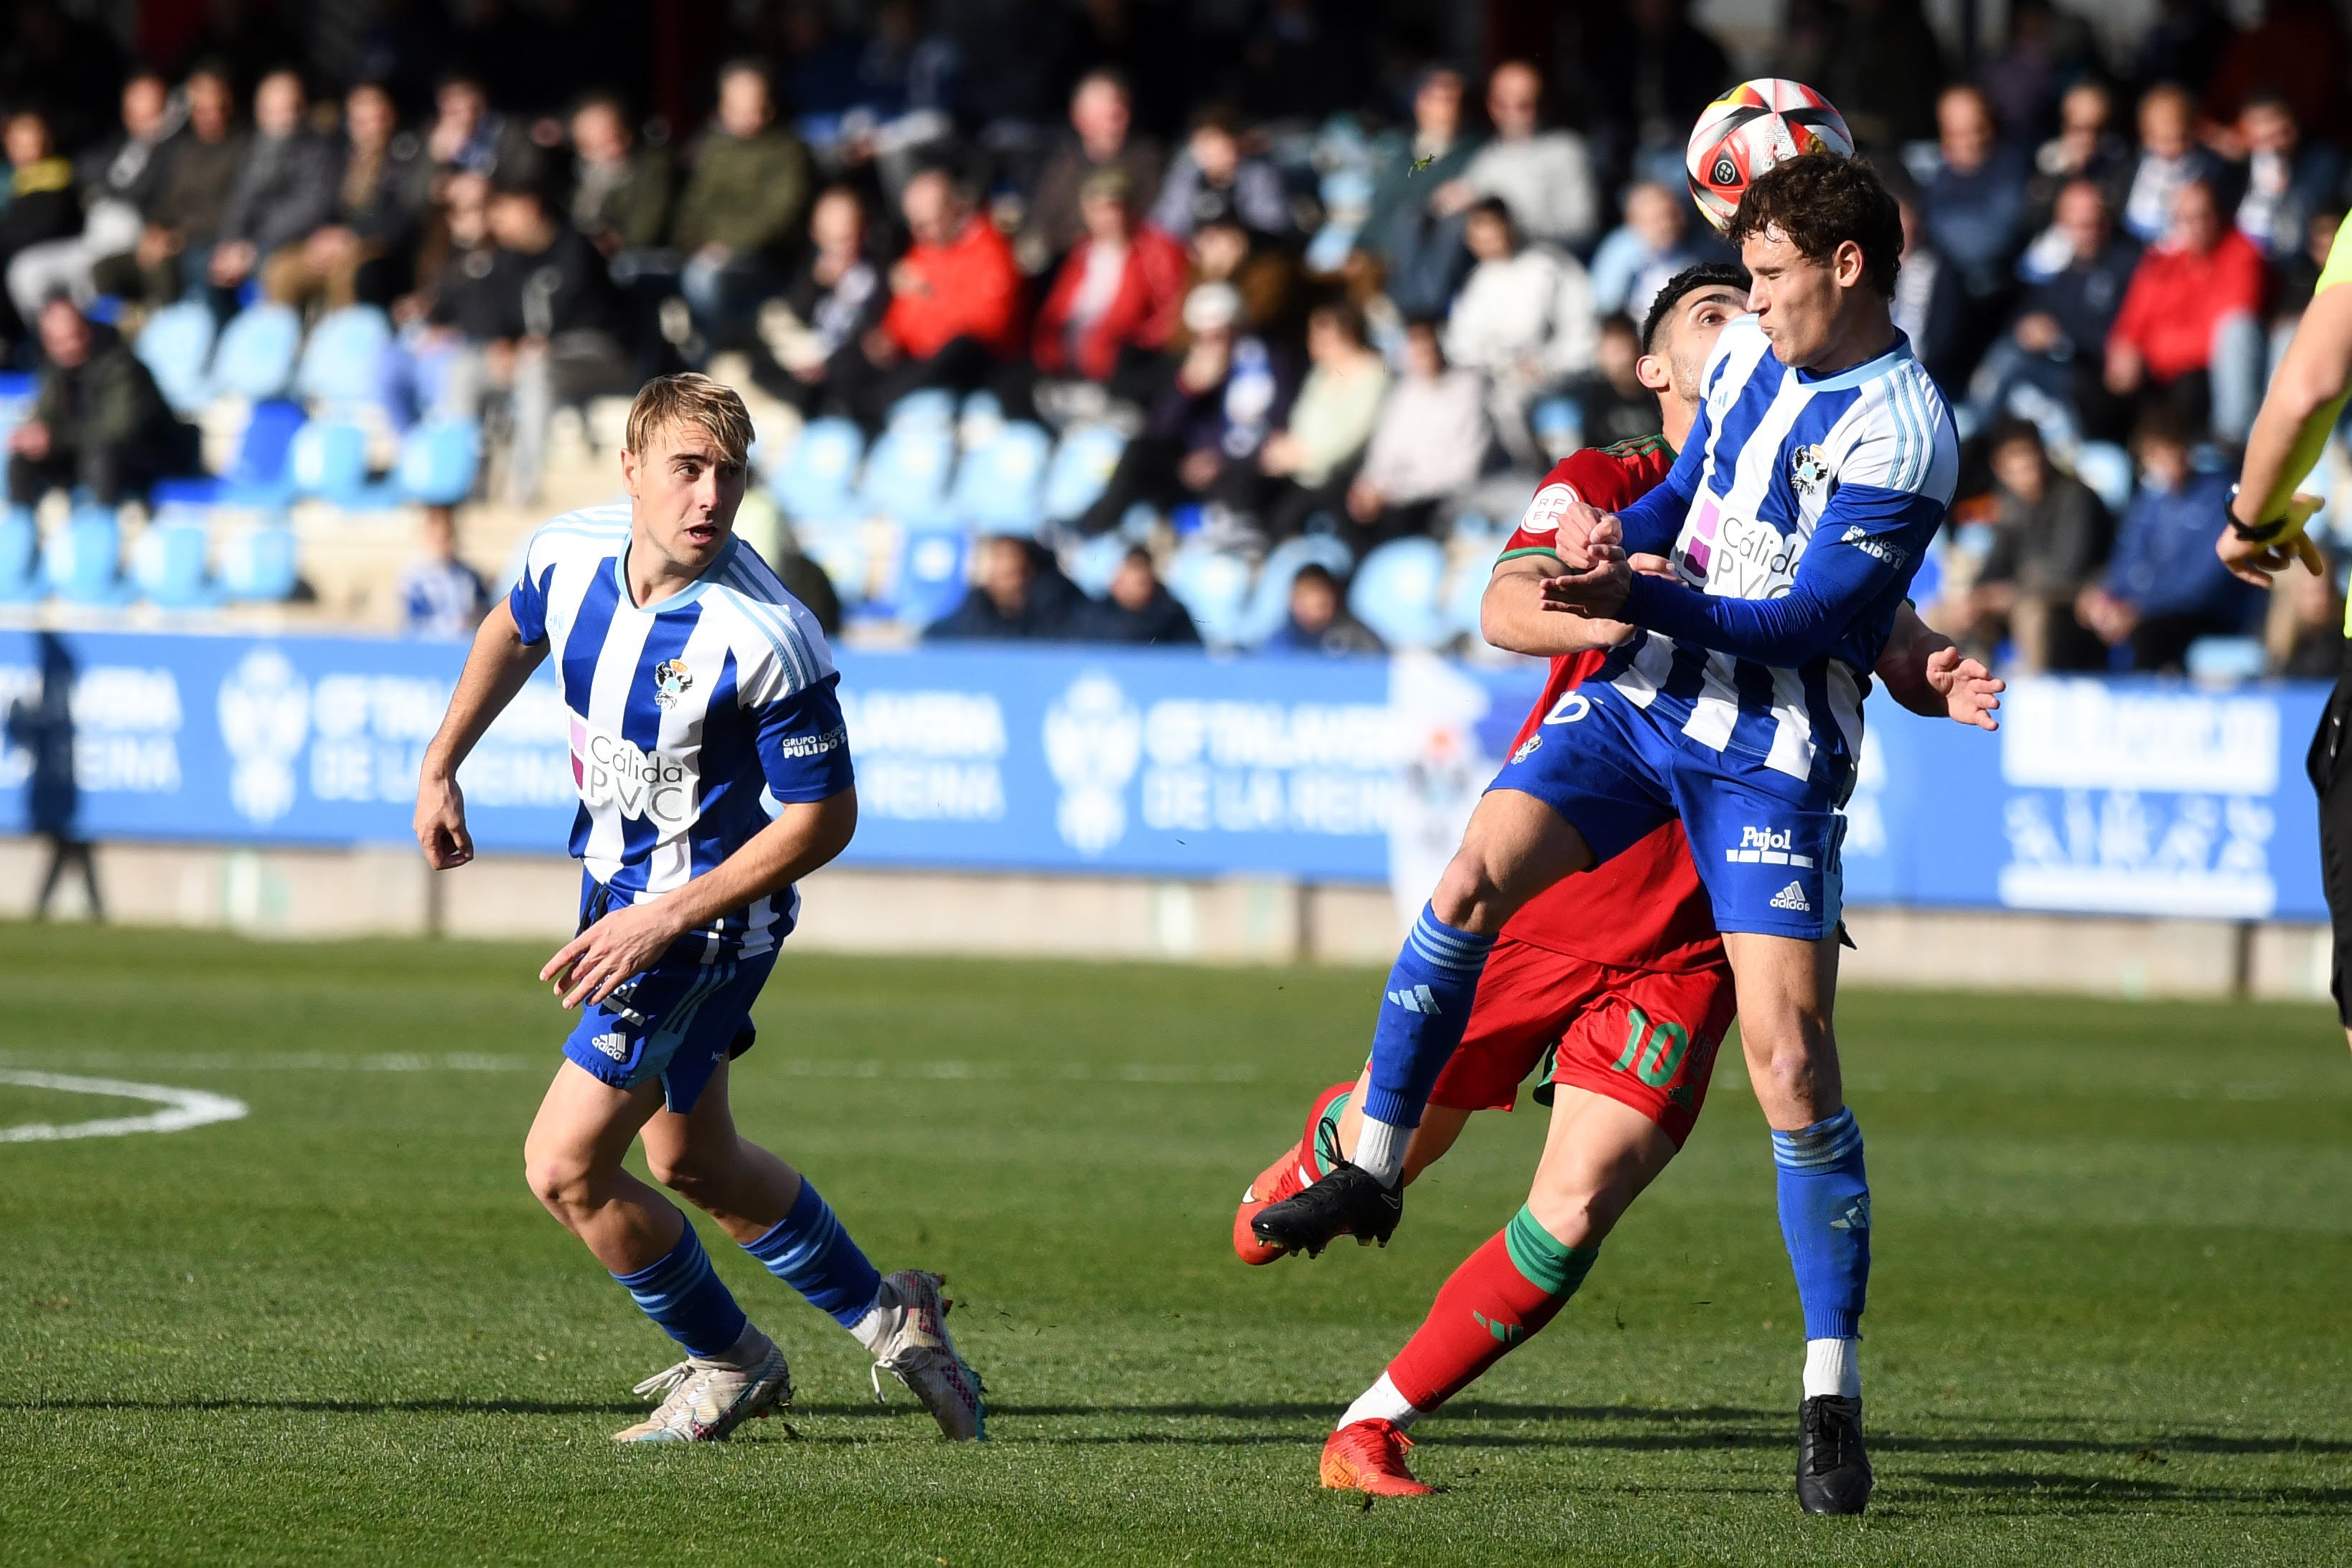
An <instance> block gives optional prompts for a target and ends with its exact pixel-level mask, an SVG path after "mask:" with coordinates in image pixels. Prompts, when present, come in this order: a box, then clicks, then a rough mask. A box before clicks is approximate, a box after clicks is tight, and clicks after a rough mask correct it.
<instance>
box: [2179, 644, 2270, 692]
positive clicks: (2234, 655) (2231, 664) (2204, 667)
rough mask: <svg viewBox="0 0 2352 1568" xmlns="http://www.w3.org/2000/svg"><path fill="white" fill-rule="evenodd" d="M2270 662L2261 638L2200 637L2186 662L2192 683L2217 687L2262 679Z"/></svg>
mask: <svg viewBox="0 0 2352 1568" xmlns="http://www.w3.org/2000/svg"><path fill="white" fill-rule="evenodd" d="M2269 662H2270V661H2269V656H2268V655H2267V654H2266V653H2264V652H2263V643H2262V639H2261V638H2259V637H2200V638H2198V639H2197V641H2195V642H2194V643H2189V651H2188V653H2187V654H2186V655H2184V657H2183V659H2182V663H2183V664H2185V665H2186V666H2187V667H2188V670H2189V679H2190V680H2192V681H2197V682H2200V683H2201V684H2203V685H2216V686H2222V685H2227V686H2234V685H2241V684H2242V683H2244V682H2246V681H2252V680H2258V679H2260V678H2261V677H2262V674H2263V670H2264V669H2265V668H2266V667H2267V666H2268V664H2269Z"/></svg>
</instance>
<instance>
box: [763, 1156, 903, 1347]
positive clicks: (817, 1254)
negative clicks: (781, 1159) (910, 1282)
mask: <svg viewBox="0 0 2352 1568" xmlns="http://www.w3.org/2000/svg"><path fill="white" fill-rule="evenodd" d="M743 1250H744V1251H746V1252H749V1253H750V1254H751V1256H752V1257H754V1258H757V1259H758V1260H760V1262H761V1267H763V1268H765V1269H766V1270H768V1272H769V1273H771V1274H773V1275H774V1276H775V1277H776V1278H777V1279H779V1280H782V1281H783V1282H784V1283H785V1284H787V1285H790V1286H791V1287H792V1288H793V1290H795V1291H799V1292H800V1293H801V1294H802V1295H803V1296H806V1297H807V1298H808V1300H809V1305H811V1306H813V1307H814V1308H815V1309H816V1310H817V1311H819V1312H827V1313H830V1314H831V1315H832V1317H833V1321H834V1322H837V1323H839V1324H840V1325H841V1326H842V1327H843V1328H850V1327H852V1326H854V1325H855V1324H856V1322H857V1320H858V1319H860V1318H862V1317H864V1316H865V1315H866V1309H867V1308H869V1307H871V1306H872V1305H873V1304H874V1293H875V1292H876V1291H878V1290H880V1289H881V1288H882V1276H881V1274H880V1273H879V1272H878V1271H877V1270H876V1269H875V1267H874V1265H873V1264H871V1263H869V1262H867V1261H866V1254H865V1253H863V1252H861V1251H859V1250H858V1249H857V1243H856V1242H855V1241H853V1240H851V1239H849V1232H848V1231H846V1230H845V1229H843V1228H842V1224H841V1221H840V1220H838V1219H836V1218H834V1213H833V1206H832V1205H830V1204H828V1203H826V1202H825V1201H824V1198H822V1197H819V1196H817V1190H816V1183H814V1182H813V1181H811V1180H809V1179H808V1177H806V1176H803V1177H802V1178H801V1195H800V1197H797V1198H795V1199H793V1209H792V1212H791V1213H790V1214H787V1215H785V1216H784V1217H783V1218H782V1219H780V1220H778V1221H777V1222H776V1228H774V1229H773V1230H771V1231H769V1232H768V1233H767V1234H766V1235H765V1236H762V1237H761V1238H760V1239H758V1240H757V1241H752V1242H747V1243H745V1245H744V1248H743Z"/></svg>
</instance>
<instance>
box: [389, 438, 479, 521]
mask: <svg viewBox="0 0 2352 1568" xmlns="http://www.w3.org/2000/svg"><path fill="white" fill-rule="evenodd" d="M481 467H482V427H481V426H480V425H479V424H478V423H475V422H474V421H472V420H470V419H444V420H427V421H425V423H422V424H419V425H415V426H414V427H412V428H411V429H410V431H409V433H408V434H406V435H405V436H404V437H402V439H401V443H400V466H399V467H398V468H397V469H396V470H394V479H395V481H396V482H397V483H398V485H399V486H400V492H401V494H402V495H404V496H405V497H408V499H410V500H412V501H421V502H423V503H424V504H425V505H426V506H428V507H454V506H456V505H457V503H458V502H460V501H462V500H464V499H465V498H466V497H468V496H470V495H472V494H473V493H474V479H475V476H477V475H478V474H479V473H480V472H481Z"/></svg>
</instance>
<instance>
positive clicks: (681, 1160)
mask: <svg viewBox="0 0 2352 1568" xmlns="http://www.w3.org/2000/svg"><path fill="white" fill-rule="evenodd" d="M646 1169H647V1170H649V1171H651V1172H652V1173H653V1178H654V1180H656V1181H657V1182H659V1183H661V1184H662V1186H666V1187H667V1188H669V1190H670V1191H672V1192H674V1193H676V1194H677V1195H678V1197H682V1198H685V1199H686V1200H687V1201H688V1202H689V1203H697V1204H698V1203H699V1202H700V1201H701V1200H702V1198H703V1197H706V1196H708V1195H709V1194H710V1193H711V1192H713V1191H715V1190H717V1189H718V1188H719V1187H721V1186H724V1185H726V1181H727V1178H728V1176H729V1175H730V1172H731V1171H732V1169H733V1158H732V1155H723V1156H721V1155H713V1154H712V1153H711V1151H709V1150H708V1149H699V1148H690V1147H689V1148H679V1149H666V1150H663V1151H662V1152H661V1153H659V1154H656V1153H654V1152H653V1151H652V1150H650V1149H649V1150H647V1151H646Z"/></svg>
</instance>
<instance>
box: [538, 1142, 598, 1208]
mask: <svg viewBox="0 0 2352 1568" xmlns="http://www.w3.org/2000/svg"><path fill="white" fill-rule="evenodd" d="M522 1164H523V1180H524V1181H525V1182H526V1183H528V1184H529V1185H530V1191H531V1196H532V1197H536V1198H538V1199H539V1201H540V1202H541V1203H542V1204H545V1205H546V1206H547V1208H548V1211H549V1212H550V1213H551V1214H553V1215H554V1216H555V1217H556V1218H559V1219H564V1220H567V1221H568V1220H569V1219H570V1218H572V1216H575V1215H579V1214H583V1213H586V1212H588V1211H589V1210H591V1209H593V1208H594V1207H596V1196H597V1186H598V1181H597V1173H596V1172H595V1170H594V1168H593V1166H591V1165H590V1163H589V1161H588V1160H587V1159H585V1158H584V1157H583V1156H582V1155H579V1154H578V1153H576V1152H574V1151H572V1150H568V1149H561V1148H541V1147H538V1146H536V1145H524V1148H523V1155H522Z"/></svg>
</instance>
